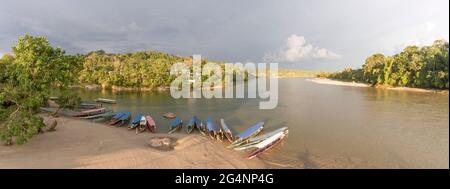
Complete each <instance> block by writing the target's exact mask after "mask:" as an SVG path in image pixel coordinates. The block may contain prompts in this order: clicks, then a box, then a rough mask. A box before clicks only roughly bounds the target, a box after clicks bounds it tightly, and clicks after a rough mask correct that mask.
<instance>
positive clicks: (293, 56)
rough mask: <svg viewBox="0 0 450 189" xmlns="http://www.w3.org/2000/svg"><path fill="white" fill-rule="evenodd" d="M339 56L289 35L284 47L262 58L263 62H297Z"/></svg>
mask: <svg viewBox="0 0 450 189" xmlns="http://www.w3.org/2000/svg"><path fill="white" fill-rule="evenodd" d="M340 57H341V55H339V54H337V53H334V52H332V51H330V50H327V49H325V48H320V47H314V46H313V45H311V44H309V43H307V42H306V39H305V37H304V36H299V35H295V34H293V35H291V36H290V37H289V38H287V40H286V44H285V46H284V47H283V48H282V49H281V50H280V51H279V52H277V53H268V54H266V55H265V56H264V60H265V61H278V62H299V61H302V60H308V59H309V60H311V59H319V60H334V59H339V58H340Z"/></svg>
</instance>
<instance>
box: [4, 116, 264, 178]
mask: <svg viewBox="0 0 450 189" xmlns="http://www.w3.org/2000/svg"><path fill="white" fill-rule="evenodd" d="M56 120H57V121H58V126H57V127H56V131H54V132H45V133H43V134H39V135H37V136H35V137H34V138H32V139H31V140H30V141H29V142H28V143H26V144H24V145H12V146H4V145H0V168H113V169H114V168H220V169H223V168H225V169H232V168H265V166H264V163H263V162H262V161H261V160H259V159H258V158H254V159H251V160H247V159H245V158H244V155H245V154H243V153H242V152H237V151H233V150H231V149H227V148H226V144H222V143H220V142H217V141H212V140H209V139H208V138H207V137H204V136H202V135H201V134H199V133H194V134H190V135H187V134H184V133H182V132H181V131H180V132H179V133H176V134H173V135H170V136H171V137H174V138H177V139H178V140H177V145H176V146H175V148H174V150H172V151H160V150H156V149H153V148H150V147H149V145H148V144H147V141H148V140H149V139H150V138H151V137H155V136H168V135H167V134H163V133H157V134H150V133H141V134H138V135H136V134H135V132H134V131H129V130H127V129H126V128H116V127H111V126H109V125H106V124H102V123H93V122H89V121H85V120H80V119H72V118H67V117H59V118H56Z"/></svg>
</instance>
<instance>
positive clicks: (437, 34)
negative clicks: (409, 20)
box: [387, 22, 449, 53]
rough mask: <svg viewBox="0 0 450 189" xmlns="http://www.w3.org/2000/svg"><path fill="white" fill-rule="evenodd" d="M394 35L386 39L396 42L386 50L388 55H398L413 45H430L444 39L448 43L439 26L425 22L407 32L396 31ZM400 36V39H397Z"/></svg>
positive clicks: (446, 35)
mask: <svg viewBox="0 0 450 189" xmlns="http://www.w3.org/2000/svg"><path fill="white" fill-rule="evenodd" d="M395 34H396V35H394V36H392V37H390V38H388V40H391V39H392V41H394V40H398V42H397V43H395V44H394V45H393V46H392V47H391V48H388V49H387V50H388V52H389V53H399V52H401V51H403V50H404V48H405V47H407V46H410V45H415V46H418V47H422V46H426V45H431V44H433V42H434V41H435V40H438V39H444V40H446V41H448V40H449V39H448V33H447V34H445V32H441V31H440V30H439V25H436V24H435V23H433V22H425V23H421V24H417V25H415V26H414V27H412V28H407V31H403V30H401V31H398V33H395ZM397 36H401V37H397Z"/></svg>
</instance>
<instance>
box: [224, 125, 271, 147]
mask: <svg viewBox="0 0 450 189" xmlns="http://www.w3.org/2000/svg"><path fill="white" fill-rule="evenodd" d="M263 128H264V122H259V123H257V124H255V125H253V126H251V127H250V128H248V129H246V130H245V131H243V132H241V133H239V134H238V135H237V139H235V140H234V141H233V143H231V145H230V146H229V147H230V148H233V147H236V146H238V145H240V144H242V143H245V142H246V140H247V139H249V138H251V137H254V136H256V135H258V134H259V133H260V132H261V131H262V130H263Z"/></svg>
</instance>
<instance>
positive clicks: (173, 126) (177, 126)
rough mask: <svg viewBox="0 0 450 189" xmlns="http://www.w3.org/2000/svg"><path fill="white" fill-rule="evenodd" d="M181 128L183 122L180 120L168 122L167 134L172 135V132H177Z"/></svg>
mask: <svg viewBox="0 0 450 189" xmlns="http://www.w3.org/2000/svg"><path fill="white" fill-rule="evenodd" d="M182 126H183V120H181V119H180V118H178V117H177V118H175V120H173V121H171V122H170V125H169V134H172V133H173V132H175V131H177V130H178V129H181V127H182Z"/></svg>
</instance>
